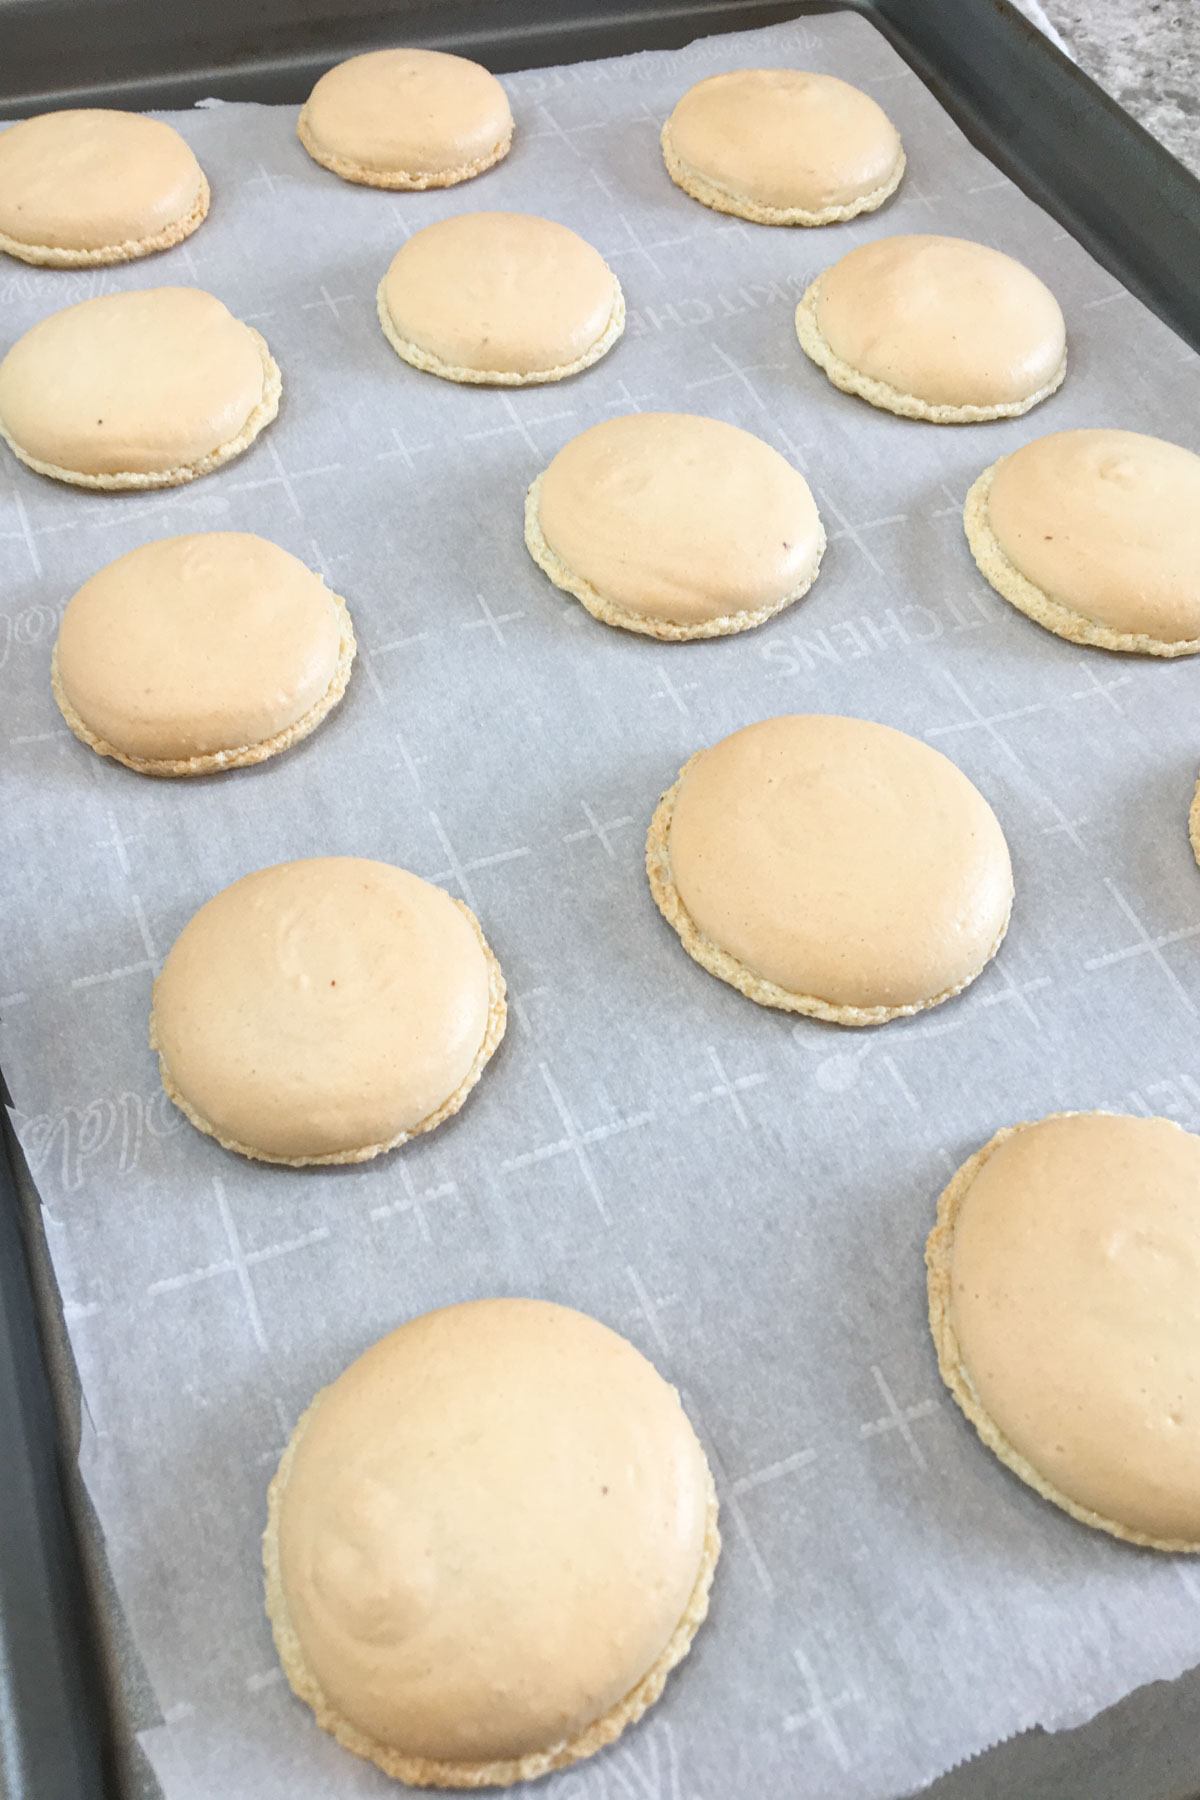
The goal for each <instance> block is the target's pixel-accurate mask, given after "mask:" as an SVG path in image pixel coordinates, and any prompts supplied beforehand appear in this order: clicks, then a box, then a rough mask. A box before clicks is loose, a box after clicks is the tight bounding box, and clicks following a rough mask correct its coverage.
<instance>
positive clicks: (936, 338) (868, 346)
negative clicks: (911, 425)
mask: <svg viewBox="0 0 1200 1800" xmlns="http://www.w3.org/2000/svg"><path fill="white" fill-rule="evenodd" d="M796 335H797V337H798V338H799V340H800V347H801V349H802V350H803V351H804V353H805V355H806V356H808V357H810V358H811V360H812V361H813V362H815V363H816V365H817V367H818V368H820V369H823V370H824V371H825V373H826V375H828V377H829V379H830V381H832V383H833V385H834V386H835V387H838V388H841V389H842V391H843V392H844V393H847V394H857V395H858V396H859V398H860V399H863V400H866V401H869V403H870V404H871V405H872V406H878V407H881V408H882V409H883V410H884V411H885V412H892V413H899V414H900V416H901V417H902V418H906V419H925V420H927V421H929V423H931V424H934V425H972V424H978V423H980V422H981V421H983V420H986V419H1012V418H1016V417H1017V415H1018V414H1020V413H1026V412H1028V411H1029V409H1030V407H1032V406H1036V405H1037V404H1038V402H1039V401H1041V400H1045V399H1046V398H1047V397H1048V396H1049V395H1050V394H1052V393H1054V391H1055V389H1056V388H1058V387H1060V386H1061V385H1062V382H1063V378H1064V377H1065V375H1066V372H1067V343H1066V328H1065V326H1064V324H1063V316H1062V312H1061V310H1060V308H1059V304H1058V301H1057V300H1056V299H1055V298H1054V295H1053V294H1052V293H1051V292H1050V290H1049V288H1047V287H1046V286H1045V285H1044V284H1043V283H1042V282H1041V281H1039V280H1038V278H1037V276H1036V275H1034V274H1032V273H1031V272H1030V271H1029V270H1028V269H1027V268H1025V266H1024V264H1022V263H1019V262H1015V261H1014V260H1013V258H1012V257H1011V256H1005V255H1004V254H1003V253H1002V252H1001V251H999V250H992V249H989V248H988V246H987V245H986V244H974V243H971V242H970V241H969V240H968V239H966V238H952V237H929V236H921V235H914V236H910V237H890V238H877V239H876V240H875V242H874V243H870V244H862V245H860V247H859V248H858V249H857V250H851V251H849V252H848V253H847V254H846V255H845V256H843V257H842V259H841V260H840V262H836V263H834V264H833V265H832V267H830V268H828V269H826V270H825V271H824V272H823V273H822V274H820V275H818V276H817V279H816V280H815V281H814V282H813V283H812V285H811V286H810V287H809V288H808V290H807V292H806V293H805V295H804V298H803V299H802V300H801V302H800V304H799V305H798V306H797V308H796Z"/></svg>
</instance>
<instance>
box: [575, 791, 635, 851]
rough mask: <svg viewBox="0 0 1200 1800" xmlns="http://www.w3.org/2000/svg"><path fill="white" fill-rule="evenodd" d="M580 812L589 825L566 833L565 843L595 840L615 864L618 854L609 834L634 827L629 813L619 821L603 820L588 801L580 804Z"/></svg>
mask: <svg viewBox="0 0 1200 1800" xmlns="http://www.w3.org/2000/svg"><path fill="white" fill-rule="evenodd" d="M579 810H580V811H581V812H582V814H583V816H584V818H585V819H586V820H587V824H586V825H585V826H584V827H583V828H582V830H580V831H567V832H564V833H563V843H564V844H581V843H582V842H583V841H584V839H585V838H595V839H596V841H597V843H598V844H599V845H600V848H601V849H602V850H603V852H604V854H605V856H607V857H608V859H609V861H610V862H615V861H616V860H617V852H616V850H615V849H614V848H613V844H612V840H611V838H610V837H609V833H610V832H613V831H620V830H622V829H623V827H624V826H626V825H632V824H633V819H632V818H631V817H630V815H629V814H628V813H624V814H622V816H621V817H620V818H619V819H605V820H602V819H601V818H600V817H599V815H598V814H597V812H596V811H595V809H594V808H593V807H591V806H589V804H588V802H587V801H586V800H581V801H580V802H579Z"/></svg>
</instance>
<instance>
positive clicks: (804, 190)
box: [662, 69, 904, 225]
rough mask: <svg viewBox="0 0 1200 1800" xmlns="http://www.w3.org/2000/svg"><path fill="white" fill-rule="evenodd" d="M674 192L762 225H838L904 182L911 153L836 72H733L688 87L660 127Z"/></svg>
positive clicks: (876, 109)
mask: <svg viewBox="0 0 1200 1800" xmlns="http://www.w3.org/2000/svg"><path fill="white" fill-rule="evenodd" d="M662 152H663V160H664V161H665V163H666V165H667V173H668V175H670V177H671V180H672V181H673V182H674V183H675V185H676V187H680V188H682V189H683V191H684V193H685V194H690V195H691V196H692V198H693V200H699V201H700V202H701V203H702V204H703V205H704V206H711V207H712V208H713V209H714V211H716V212H722V213H733V214H735V215H736V217H738V218H739V219H751V220H753V222H754V223H755V224H757V225H832V224H833V223H834V222H835V221H837V220H840V219H853V218H855V217H857V215H858V214H859V213H865V212H874V211H875V209H876V207H879V206H882V205H883V202H884V201H885V200H886V199H887V198H888V196H889V195H890V194H894V193H895V191H896V189H897V188H898V187H899V185H900V177H901V176H902V175H903V173H904V150H903V148H902V146H901V143H900V137H899V134H898V132H897V131H896V128H895V126H894V125H893V124H892V122H891V120H890V119H889V118H888V116H887V114H886V113H885V112H884V111H883V109H882V108H881V107H879V106H877V105H876V104H875V102H874V100H872V99H871V98H870V97H869V96H868V95H867V94H864V93H862V92H861V91H860V90H859V89H858V88H856V87H851V86H850V84H849V83H848V82H845V81H839V80H838V79H837V77H836V76H834V75H813V74H810V73H808V72H807V71H806V70H802V69H735V70H732V71H731V72H730V73H729V74H727V75H710V76H708V77H707V78H706V79H705V80H704V81H698V82H697V83H696V85H695V86H694V87H690V88H689V89H688V91H687V93H686V94H684V96H683V98H682V99H681V100H679V101H678V103H677V104H676V107H675V110H674V112H673V113H672V114H671V116H670V118H669V119H668V120H667V122H666V124H665V125H664V126H663V128H662Z"/></svg>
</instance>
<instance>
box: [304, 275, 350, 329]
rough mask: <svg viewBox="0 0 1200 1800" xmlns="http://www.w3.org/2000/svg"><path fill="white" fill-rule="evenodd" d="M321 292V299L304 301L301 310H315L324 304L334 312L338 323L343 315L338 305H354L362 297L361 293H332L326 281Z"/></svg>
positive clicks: (322, 284)
mask: <svg viewBox="0 0 1200 1800" xmlns="http://www.w3.org/2000/svg"><path fill="white" fill-rule="evenodd" d="M320 293H321V298H320V299H319V300H304V301H302V302H301V306H300V310H301V312H313V311H314V310H315V309H316V308H317V307H321V306H324V307H326V308H327V309H328V311H329V312H331V313H332V314H333V317H334V320H335V322H336V323H337V324H338V325H340V324H341V322H342V315H341V313H340V312H339V311H338V307H339V306H353V305H354V304H355V303H356V301H358V300H359V299H360V298H361V295H359V294H336V295H335V294H331V293H330V291H329V289H328V288H327V287H326V286H325V283H324V282H322V283H321V288H320Z"/></svg>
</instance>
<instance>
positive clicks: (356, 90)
mask: <svg viewBox="0 0 1200 1800" xmlns="http://www.w3.org/2000/svg"><path fill="white" fill-rule="evenodd" d="M512 133H513V120H512V113H511V111H510V110H509V105H508V95H507V94H506V93H505V92H504V89H503V88H502V87H501V86H500V83H499V82H498V81H497V80H496V77H495V76H494V75H491V74H489V73H488V71H487V70H486V69H485V68H483V67H482V66H481V65H480V64H479V63H476V62H469V61H468V60H467V58H466V57H464V56H448V55H446V54H445V52H443V51H441V50H370V51H368V52H367V53H366V55H364V56H351V57H350V58H349V59H348V60H347V61H346V62H341V63H338V64H337V66H336V68H333V69H330V70H329V71H328V73H327V74H325V75H322V77H321V79H320V80H319V81H318V82H317V85H316V86H315V87H314V89H313V91H312V93H311V94H310V95H309V97H308V100H307V102H306V104H305V106H304V108H303V110H302V112H301V114H300V117H299V119H298V120H297V121H296V134H297V136H298V137H299V139H300V142H301V143H302V144H303V145H304V148H305V149H306V150H307V151H308V154H309V155H310V156H311V157H312V159H313V161H314V162H318V163H320V164H321V166H322V167H323V168H326V169H332V170H333V173H334V174H335V175H340V176H341V177H342V180H343V181H356V182H359V183H360V184H361V185H362V186H364V187H376V188H441V187H453V186H454V184H455V183H456V182H459V181H469V180H470V179H471V177H472V176H473V175H482V173H483V171H484V170H485V169H490V168H491V167H492V165H493V164H494V163H498V162H500V161H501V159H502V158H503V157H505V156H507V155H508V152H509V149H510V147H511V145H512Z"/></svg>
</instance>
